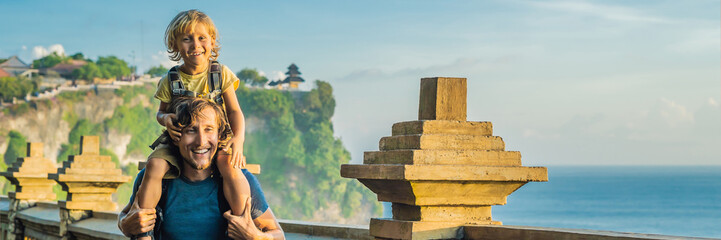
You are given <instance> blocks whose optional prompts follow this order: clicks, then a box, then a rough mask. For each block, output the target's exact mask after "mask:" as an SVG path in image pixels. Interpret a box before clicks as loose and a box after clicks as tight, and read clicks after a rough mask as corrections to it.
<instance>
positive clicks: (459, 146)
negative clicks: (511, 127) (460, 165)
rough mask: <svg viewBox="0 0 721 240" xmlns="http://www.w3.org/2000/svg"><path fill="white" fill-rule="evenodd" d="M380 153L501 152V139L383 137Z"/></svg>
mask: <svg viewBox="0 0 721 240" xmlns="http://www.w3.org/2000/svg"><path fill="white" fill-rule="evenodd" d="M379 148H380V150H382V151H386V150H399V149H453V150H496V151H503V149H504V148H505V145H504V143H503V139H501V137H497V136H473V135H445V134H432V135H402V136H391V137H383V138H381V140H380V142H379Z"/></svg>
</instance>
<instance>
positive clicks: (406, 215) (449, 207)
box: [341, 77, 548, 239]
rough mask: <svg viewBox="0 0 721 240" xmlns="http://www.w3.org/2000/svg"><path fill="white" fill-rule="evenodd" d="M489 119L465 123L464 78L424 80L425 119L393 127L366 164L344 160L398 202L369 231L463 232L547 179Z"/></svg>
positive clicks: (402, 234)
mask: <svg viewBox="0 0 721 240" xmlns="http://www.w3.org/2000/svg"><path fill="white" fill-rule="evenodd" d="M492 132H493V127H492V124H491V123H490V122H470V121H466V79H465V78H442V77H439V78H423V79H421V91H420V104H419V112H418V121H409V122H400V123H396V124H394V125H393V128H392V136H390V137H383V138H381V140H380V143H379V149H380V151H373V152H365V154H364V159H363V163H364V164H344V165H342V166H341V176H343V177H346V178H356V179H358V181H360V182H361V183H363V184H364V185H365V186H366V187H368V188H369V189H370V190H371V191H373V192H375V193H376V194H377V195H378V200H379V201H385V202H391V203H392V207H393V218H392V219H376V218H374V219H371V223H370V233H371V235H373V236H374V237H376V238H383V239H386V238H387V239H439V238H456V237H459V235H458V234H459V233H458V232H459V230H460V227H461V226H464V225H478V224H501V222H498V221H495V220H493V219H492V218H491V206H493V205H504V204H506V197H507V196H508V195H510V194H511V193H512V192H513V191H515V190H516V189H518V188H520V187H521V186H523V185H524V184H525V183H527V182H529V181H547V180H548V173H547V170H546V168H545V167H523V166H521V154H520V153H519V152H513V151H505V150H504V148H505V144H504V142H503V139H501V138H500V137H498V136H493V135H492Z"/></svg>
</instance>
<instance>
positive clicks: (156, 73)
mask: <svg viewBox="0 0 721 240" xmlns="http://www.w3.org/2000/svg"><path fill="white" fill-rule="evenodd" d="M167 72H168V69H167V68H165V67H163V65H158V66H155V67H151V68H150V69H148V71H147V72H145V73H146V74H150V76H153V77H160V76H163V75H165V73H167Z"/></svg>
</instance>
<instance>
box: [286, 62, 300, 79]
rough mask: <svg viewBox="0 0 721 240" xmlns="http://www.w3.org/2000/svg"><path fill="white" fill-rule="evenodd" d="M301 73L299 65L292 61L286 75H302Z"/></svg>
mask: <svg viewBox="0 0 721 240" xmlns="http://www.w3.org/2000/svg"><path fill="white" fill-rule="evenodd" d="M300 74H301V73H300V72H299V71H298V66H296V65H295V63H291V64H290V66H288V71H287V72H285V75H290V76H293V75H300Z"/></svg>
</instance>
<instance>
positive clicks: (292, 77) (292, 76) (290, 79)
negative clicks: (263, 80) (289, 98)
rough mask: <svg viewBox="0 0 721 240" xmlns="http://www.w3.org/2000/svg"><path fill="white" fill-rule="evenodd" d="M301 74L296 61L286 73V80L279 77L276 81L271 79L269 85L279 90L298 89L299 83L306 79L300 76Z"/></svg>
mask: <svg viewBox="0 0 721 240" xmlns="http://www.w3.org/2000/svg"><path fill="white" fill-rule="evenodd" d="M300 74H301V73H300V71H298V66H296V65H295V63H291V64H290V66H288V72H286V73H285V75H286V78H285V79H284V80H280V79H278V80H276V81H270V82H269V83H268V86H270V87H271V88H277V89H279V90H291V91H295V90H298V84H300V83H303V82H305V80H304V79H303V78H301V77H300Z"/></svg>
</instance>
